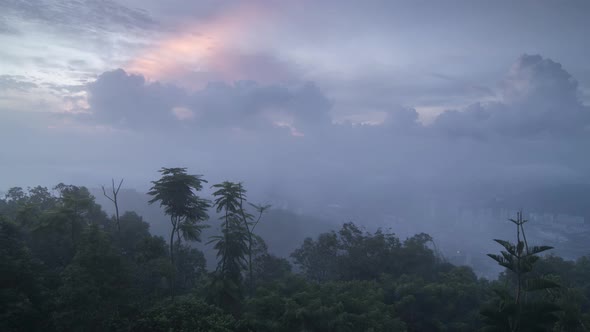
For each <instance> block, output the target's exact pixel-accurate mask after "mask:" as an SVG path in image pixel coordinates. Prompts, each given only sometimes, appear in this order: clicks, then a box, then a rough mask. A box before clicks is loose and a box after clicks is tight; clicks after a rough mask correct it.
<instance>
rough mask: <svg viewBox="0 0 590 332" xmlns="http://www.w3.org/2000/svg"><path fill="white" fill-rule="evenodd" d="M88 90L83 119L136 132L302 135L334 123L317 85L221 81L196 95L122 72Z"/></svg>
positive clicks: (102, 77) (101, 78)
mask: <svg viewBox="0 0 590 332" xmlns="http://www.w3.org/2000/svg"><path fill="white" fill-rule="evenodd" d="M87 92H88V106H89V109H88V111H89V112H90V114H84V115H81V116H79V117H80V118H81V119H84V120H85V121H94V122H96V123H100V124H106V125H112V126H114V127H120V128H130V129H134V130H148V129H149V130H170V129H171V128H178V127H181V126H184V127H186V124H187V123H188V124H190V126H191V127H192V128H222V129H223V128H225V129H227V128H240V129H243V130H262V131H265V130H267V129H271V128H276V127H277V126H278V127H281V126H282V127H288V128H289V129H290V130H292V131H294V132H297V133H302V132H305V131H308V130H315V129H316V128H320V127H322V126H326V125H329V124H330V121H331V119H330V114H329V111H330V106H331V105H330V102H329V101H328V100H327V99H326V97H325V96H324V95H323V94H322V93H321V91H320V90H319V89H318V87H317V86H315V85H314V84H313V83H302V84H295V85H292V86H288V85H276V84H274V85H272V84H271V85H264V84H259V83H256V82H253V81H238V82H235V83H233V84H227V83H223V82H219V83H210V84H209V85H207V86H206V87H205V88H203V89H200V90H197V91H194V92H193V91H189V90H185V89H183V88H179V87H177V86H174V85H169V84H161V83H158V82H148V81H146V80H145V78H144V77H143V76H140V75H133V74H128V73H126V72H125V71H124V70H122V69H118V70H115V71H111V72H106V73H103V74H101V75H100V76H99V77H98V78H97V80H96V81H94V82H92V83H90V84H89V85H88V90H87Z"/></svg>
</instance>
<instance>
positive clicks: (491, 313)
mask: <svg viewBox="0 0 590 332" xmlns="http://www.w3.org/2000/svg"><path fill="white" fill-rule="evenodd" d="M509 220H510V221H511V222H512V223H513V224H514V225H515V226H516V243H511V242H509V241H505V240H498V239H495V240H494V241H495V242H497V243H498V244H500V245H501V246H502V247H504V249H505V250H503V251H501V255H495V254H488V256H489V257H490V258H492V259H493V260H495V261H496V262H497V263H498V264H499V265H500V266H502V267H504V268H506V272H507V273H508V275H509V276H510V277H511V281H512V282H513V287H514V293H513V294H514V295H513V294H511V292H510V291H508V290H506V289H495V290H494V292H495V293H496V295H497V298H496V299H495V302H494V303H493V305H491V306H488V307H486V308H484V309H483V310H482V311H481V314H482V315H483V316H484V323H485V324H486V326H485V328H484V331H490V332H491V331H498V332H500V331H509V332H525V331H526V332H537V331H538V332H542V331H551V330H552V327H553V324H554V323H555V322H556V321H557V319H558V318H557V316H556V315H555V313H556V312H557V311H558V310H559V309H560V308H559V306H557V305H556V304H555V303H554V300H555V299H554V297H555V296H554V295H555V294H553V292H552V289H554V288H558V287H559V285H558V284H557V283H555V282H553V281H552V280H549V279H547V278H543V277H531V276H530V272H532V271H533V267H534V264H535V263H536V262H537V261H538V260H539V258H540V257H539V256H538V254H540V253H542V252H544V251H547V250H551V249H553V247H550V246H533V247H529V244H528V242H527V238H526V234H525V231H524V224H525V223H526V222H527V220H525V219H524V218H523V217H522V212H518V213H517V216H516V219H509ZM536 293H541V294H536Z"/></svg>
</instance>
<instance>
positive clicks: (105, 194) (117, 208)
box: [102, 179, 123, 232]
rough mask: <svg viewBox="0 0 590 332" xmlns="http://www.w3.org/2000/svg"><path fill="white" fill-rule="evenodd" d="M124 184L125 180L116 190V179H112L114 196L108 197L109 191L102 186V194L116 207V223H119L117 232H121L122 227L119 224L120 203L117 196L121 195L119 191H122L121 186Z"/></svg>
mask: <svg viewBox="0 0 590 332" xmlns="http://www.w3.org/2000/svg"><path fill="white" fill-rule="evenodd" d="M122 184H123V179H121V181H120V182H119V185H118V186H117V188H116V189H115V179H111V189H112V192H113V194H112V196H109V195H107V191H106V190H105V189H104V186H102V193H103V195H104V197H106V198H108V199H109V200H110V201H111V202H113V204H114V205H115V221H116V222H117V231H119V232H121V225H120V224H119V203H118V201H117V195H118V194H119V189H121V185H122Z"/></svg>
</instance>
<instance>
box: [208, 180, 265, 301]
mask: <svg viewBox="0 0 590 332" xmlns="http://www.w3.org/2000/svg"><path fill="white" fill-rule="evenodd" d="M213 188H214V189H216V191H215V192H214V193H213V196H214V197H215V202H214V205H215V207H216V209H217V212H218V213H219V212H222V211H223V215H222V217H221V218H222V220H223V221H224V223H223V231H224V233H223V235H222V236H221V237H218V238H214V240H215V241H216V242H217V243H218V245H220V243H223V242H219V240H223V239H222V238H224V239H225V241H226V242H225V243H229V242H227V240H229V239H230V238H228V236H233V235H235V239H239V238H240V237H238V236H237V235H238V234H240V236H242V235H243V234H245V235H246V238H247V239H246V240H247V250H246V257H244V259H245V260H246V259H247V261H246V263H247V269H248V272H249V274H248V275H249V278H248V282H249V285H250V287H249V288H250V292H251V293H252V292H253V288H254V272H253V267H252V257H253V248H254V246H255V244H256V242H257V241H258V237H257V236H256V235H255V234H254V229H255V228H256V226H257V225H258V223H259V222H260V219H261V218H262V215H263V214H264V212H265V211H266V210H268V209H269V208H270V205H265V206H262V205H255V204H251V203H249V202H248V200H247V195H246V193H247V192H246V189H245V188H244V186H243V185H242V183H235V182H229V181H225V182H223V183H220V184H216V185H214V186H213ZM246 205H250V206H251V207H253V208H254V209H255V211H256V213H257V216H256V217H255V216H254V215H252V214H250V213H249V212H248V211H247V210H246V209H245V206H246ZM236 232H237V233H236ZM232 239H233V238H232ZM220 254H223V252H220ZM221 258H222V259H221V261H220V263H221V264H222V265H221V267H222V270H223V267H224V266H226V264H227V263H228V262H227V261H225V260H226V259H227V258H224V257H223V256H221ZM232 264H233V263H232Z"/></svg>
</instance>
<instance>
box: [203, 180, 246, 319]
mask: <svg viewBox="0 0 590 332" xmlns="http://www.w3.org/2000/svg"><path fill="white" fill-rule="evenodd" d="M213 188H215V189H217V190H216V191H215V192H214V193H213V196H214V197H215V199H214V201H213V206H215V209H216V211H217V213H222V215H221V217H220V220H222V223H221V233H222V234H221V235H217V236H212V237H211V241H209V243H215V245H214V248H215V249H216V250H217V257H218V258H219V259H220V260H219V263H218V265H217V270H216V274H215V280H214V282H213V292H214V293H213V298H214V301H215V302H217V303H218V304H219V305H220V306H222V307H223V308H226V309H229V310H231V311H232V312H233V313H234V314H235V315H237V313H238V311H239V309H238V308H239V303H240V301H241V298H242V271H243V270H244V269H245V268H246V267H247V261H246V257H247V255H248V252H249V251H248V243H249V234H250V233H249V232H248V229H247V228H246V226H245V225H244V223H243V222H242V221H243V220H242V215H241V211H240V206H241V203H240V200H241V199H242V195H243V191H242V189H241V187H240V186H239V185H238V184H236V183H233V182H228V181H225V182H223V183H220V184H216V185H214V186H213Z"/></svg>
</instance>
